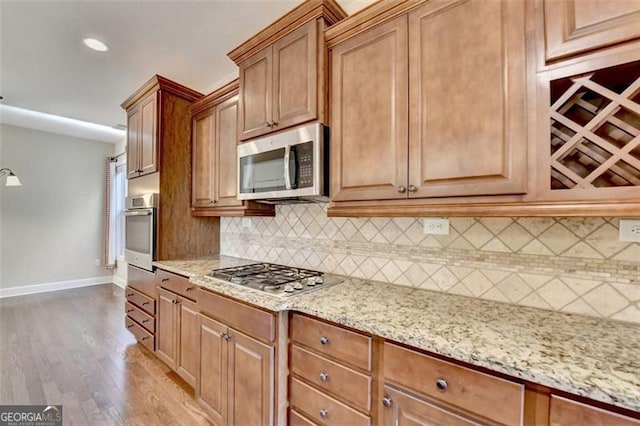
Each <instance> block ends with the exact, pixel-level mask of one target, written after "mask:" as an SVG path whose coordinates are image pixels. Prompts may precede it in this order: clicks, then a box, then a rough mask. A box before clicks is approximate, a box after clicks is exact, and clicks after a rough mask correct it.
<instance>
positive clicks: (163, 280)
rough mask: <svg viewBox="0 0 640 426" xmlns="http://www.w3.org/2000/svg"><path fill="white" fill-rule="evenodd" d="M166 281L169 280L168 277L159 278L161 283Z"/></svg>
mask: <svg viewBox="0 0 640 426" xmlns="http://www.w3.org/2000/svg"><path fill="white" fill-rule="evenodd" d="M167 281H169V278H167V277H164V278H162V279H161V280H160V282H161V283H166V282H167Z"/></svg>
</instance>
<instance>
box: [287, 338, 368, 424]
mask: <svg viewBox="0 0 640 426" xmlns="http://www.w3.org/2000/svg"><path fill="white" fill-rule="evenodd" d="M291 372H292V373H294V374H297V375H298V376H300V377H302V378H303V379H305V380H307V381H309V382H311V383H313V384H314V385H316V386H317V387H318V388H319V389H321V390H323V391H324V390H326V391H328V392H330V393H332V394H334V395H336V396H337V397H338V398H340V399H342V400H344V401H346V402H349V403H351V404H353V405H355V406H356V407H357V408H360V409H362V410H363V411H369V410H370V409H371V392H370V389H371V377H369V376H366V375H364V374H362V373H358V372H357V371H355V370H352V369H350V368H347V367H344V366H342V365H340V364H338V363H335V362H333V361H330V360H328V359H326V358H322V357H320V356H318V355H315V354H313V353H311V352H309V351H307V350H305V349H303V348H301V347H300V346H297V345H293V346H292V347H291Z"/></svg>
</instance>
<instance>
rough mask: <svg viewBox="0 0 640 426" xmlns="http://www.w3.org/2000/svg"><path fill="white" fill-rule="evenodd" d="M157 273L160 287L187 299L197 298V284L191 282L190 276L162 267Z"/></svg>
mask: <svg viewBox="0 0 640 426" xmlns="http://www.w3.org/2000/svg"><path fill="white" fill-rule="evenodd" d="M156 274H157V275H158V282H159V283H160V284H159V285H160V287H162V288H165V289H167V290H169V291H172V292H174V293H176V294H179V295H180V296H184V297H186V298H187V299H191V300H196V291H195V290H196V285H195V284H192V283H190V282H189V278H187V277H183V276H182V275H177V274H172V273H171V272H167V271H163V270H162V269H158V270H157V271H156Z"/></svg>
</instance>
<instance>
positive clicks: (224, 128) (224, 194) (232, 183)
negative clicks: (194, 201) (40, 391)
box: [215, 96, 242, 207]
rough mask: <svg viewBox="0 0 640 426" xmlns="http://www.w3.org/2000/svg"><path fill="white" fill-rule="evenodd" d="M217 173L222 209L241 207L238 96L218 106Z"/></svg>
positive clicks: (218, 203) (218, 192)
mask: <svg viewBox="0 0 640 426" xmlns="http://www.w3.org/2000/svg"><path fill="white" fill-rule="evenodd" d="M215 135H216V145H217V159H216V165H217V167H216V173H215V175H216V176H217V181H218V183H217V188H218V189H217V198H216V203H217V204H216V205H217V206H220V207H226V206H241V205H242V201H238V199H237V198H236V194H237V192H238V184H237V182H238V96H234V97H232V98H229V99H227V100H226V101H224V102H222V103H220V104H219V105H217V106H216V133H215Z"/></svg>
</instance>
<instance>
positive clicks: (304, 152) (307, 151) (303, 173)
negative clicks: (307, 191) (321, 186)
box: [295, 142, 313, 188]
mask: <svg viewBox="0 0 640 426" xmlns="http://www.w3.org/2000/svg"><path fill="white" fill-rule="evenodd" d="M295 148H296V157H297V162H298V164H297V166H298V167H297V174H298V176H297V179H296V182H297V183H298V188H310V187H312V186H313V142H305V143H301V144H299V145H296V146H295Z"/></svg>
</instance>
